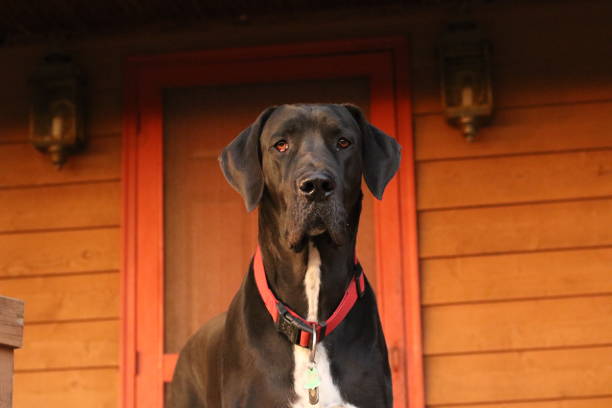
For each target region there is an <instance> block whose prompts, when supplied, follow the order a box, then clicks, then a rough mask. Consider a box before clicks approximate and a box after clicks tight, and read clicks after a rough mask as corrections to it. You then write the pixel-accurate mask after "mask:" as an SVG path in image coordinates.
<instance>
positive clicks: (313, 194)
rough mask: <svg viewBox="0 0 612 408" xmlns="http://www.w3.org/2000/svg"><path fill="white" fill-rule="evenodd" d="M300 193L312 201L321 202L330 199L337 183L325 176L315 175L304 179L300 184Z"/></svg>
mask: <svg viewBox="0 0 612 408" xmlns="http://www.w3.org/2000/svg"><path fill="white" fill-rule="evenodd" d="M298 188H299V190H300V193H301V194H302V195H303V196H305V197H306V198H308V199H310V200H315V201H320V200H324V199H326V198H327V197H329V196H330V195H331V194H332V193H333V191H334V189H335V188H336V183H335V182H334V180H333V179H332V178H331V177H329V176H326V175H324V174H315V175H311V176H308V177H304V178H302V179H301V180H300V181H299V182H298Z"/></svg>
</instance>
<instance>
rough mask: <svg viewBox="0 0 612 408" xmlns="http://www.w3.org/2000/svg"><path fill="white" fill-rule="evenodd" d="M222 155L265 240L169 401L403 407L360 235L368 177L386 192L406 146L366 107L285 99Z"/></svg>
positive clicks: (186, 360) (183, 362)
mask: <svg viewBox="0 0 612 408" xmlns="http://www.w3.org/2000/svg"><path fill="white" fill-rule="evenodd" d="M219 160H220V164H221V169H222V170H223V174H224V175H225V177H226V179H227V181H228V182H229V183H230V184H231V185H232V186H233V187H234V188H235V189H236V190H237V191H238V192H239V193H240V194H241V195H242V197H243V199H244V201H245V204H246V208H247V210H248V211H251V210H253V209H254V208H256V207H257V206H259V238H258V239H259V248H258V250H257V252H256V255H255V256H254V260H253V262H251V266H250V267H249V270H248V272H247V274H246V276H245V278H244V281H243V283H242V286H241V287H240V289H239V290H238V292H237V294H236V295H235V297H234V299H233V301H232V302H231V304H230V306H229V309H228V311H227V312H226V313H225V314H223V315H221V316H219V317H217V318H215V319H213V320H211V321H210V322H208V323H207V324H206V325H204V326H203V327H202V328H200V329H199V331H198V332H196V333H195V334H194V335H193V336H192V337H191V339H190V340H189V341H188V342H187V344H186V345H185V347H184V348H183V350H182V351H181V353H180V357H179V360H178V363H177V366H176V371H175V373H174V378H173V380H172V384H171V391H170V393H169V407H170V408H297V407H300V408H311V407H321V408H332V407H334V408H336V407H338V408H340V407H345V408H388V407H391V406H392V391H391V374H390V370H389V363H388V359H387V348H386V345H385V338H384V335H383V332H382V329H381V323H380V319H379V316H378V310H377V307H376V300H375V297H374V293H373V291H372V289H371V287H370V285H369V283H367V280H365V278H364V275H363V273H362V269H361V266H360V265H359V263H358V262H357V258H356V254H355V243H356V237H357V227H358V223H359V215H360V212H361V201H362V197H363V194H362V191H361V178H362V175H363V177H364V178H365V181H366V184H367V186H368V188H369V189H370V191H371V192H372V193H373V194H374V196H376V197H377V198H378V199H381V198H382V194H383V190H384V189H385V186H386V185H387V183H388V182H389V180H390V179H391V178H392V177H393V175H394V174H395V172H396V171H397V169H398V166H399V161H400V146H399V145H398V144H397V143H396V141H395V140H394V139H392V138H391V137H389V136H387V135H385V134H384V133H383V132H382V131H380V130H379V129H377V128H376V127H374V126H373V125H371V124H369V123H368V122H367V121H366V119H365V118H364V115H363V113H362V112H361V110H360V109H359V108H357V107H356V106H354V105H350V104H341V105H340V104H339V105H332V104H329V105H322V104H316V105H307V104H295V105H281V106H276V107H271V108H268V109H266V110H265V111H264V112H262V113H261V114H260V116H259V117H258V118H257V119H256V120H255V122H254V123H253V124H252V125H251V126H249V127H248V128H247V129H245V130H244V131H243V132H242V133H240V134H239V135H238V136H237V137H236V138H235V139H234V140H233V141H232V142H231V143H230V144H229V145H228V146H227V147H226V148H225V149H224V150H223V152H222V153H221V156H220V158H219ZM228 250H231V248H228ZM219 272H220V273H223V271H217V273H219ZM202 273H205V272H204V271H203V272H202Z"/></svg>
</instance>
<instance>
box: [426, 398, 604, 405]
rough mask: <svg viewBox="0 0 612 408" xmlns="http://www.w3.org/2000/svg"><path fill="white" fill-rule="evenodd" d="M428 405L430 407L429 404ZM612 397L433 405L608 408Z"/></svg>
mask: <svg viewBox="0 0 612 408" xmlns="http://www.w3.org/2000/svg"><path fill="white" fill-rule="evenodd" d="M430 407H432V406H431V405H430ZM610 407H612V397H607V396H606V397H587V398H584V399H583V398H581V399H575V398H559V399H556V400H553V401H550V400H549V401H525V402H508V403H504V402H501V403H495V404H478V405H472V404H467V405H464V404H461V405H454V404H453V405H435V408H610Z"/></svg>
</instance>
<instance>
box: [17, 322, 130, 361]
mask: <svg viewBox="0 0 612 408" xmlns="http://www.w3.org/2000/svg"><path fill="white" fill-rule="evenodd" d="M24 338H25V342H24V347H23V348H22V349H19V350H16V352H15V370H16V371H17V372H19V371H24V370H53V369H72V368H89V367H107V366H116V365H117V364H118V357H119V349H118V344H119V322H118V321H116V320H112V321H90V322H87V321H84V322H73V323H49V324H34V325H28V326H26V329H25V336H24Z"/></svg>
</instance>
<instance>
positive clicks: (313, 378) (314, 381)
mask: <svg viewBox="0 0 612 408" xmlns="http://www.w3.org/2000/svg"><path fill="white" fill-rule="evenodd" d="M319 385H321V376H320V375H319V370H317V366H315V365H313V366H311V367H308V368H307V369H306V384H304V388H306V389H307V390H312V389H315V388H317V387H318V386H319Z"/></svg>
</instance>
